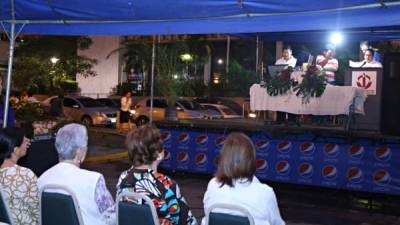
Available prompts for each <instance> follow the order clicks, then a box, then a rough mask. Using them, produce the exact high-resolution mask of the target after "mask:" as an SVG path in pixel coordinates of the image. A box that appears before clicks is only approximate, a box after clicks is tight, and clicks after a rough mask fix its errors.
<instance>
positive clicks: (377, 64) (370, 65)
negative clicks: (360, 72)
mask: <svg viewBox="0 0 400 225" xmlns="http://www.w3.org/2000/svg"><path fill="white" fill-rule="evenodd" d="M349 66H350V67H355V68H382V64H381V63H380V62H377V61H375V60H372V61H371V62H367V61H365V60H363V61H361V62H353V61H350V62H349Z"/></svg>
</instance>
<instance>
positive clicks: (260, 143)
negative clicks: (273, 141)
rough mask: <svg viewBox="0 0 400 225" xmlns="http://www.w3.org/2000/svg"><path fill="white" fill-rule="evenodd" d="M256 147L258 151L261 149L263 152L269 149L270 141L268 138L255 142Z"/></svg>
mask: <svg viewBox="0 0 400 225" xmlns="http://www.w3.org/2000/svg"><path fill="white" fill-rule="evenodd" d="M255 147H256V149H257V151H261V152H264V151H268V149H269V141H267V140H260V141H257V142H256V144H255Z"/></svg>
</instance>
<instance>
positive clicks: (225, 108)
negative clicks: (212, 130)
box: [221, 106, 237, 115]
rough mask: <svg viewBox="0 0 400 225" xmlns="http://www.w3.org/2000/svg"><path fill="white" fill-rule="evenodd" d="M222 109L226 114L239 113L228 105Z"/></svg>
mask: <svg viewBox="0 0 400 225" xmlns="http://www.w3.org/2000/svg"><path fill="white" fill-rule="evenodd" d="M221 110H222V111H223V112H224V113H225V114H226V115H237V113H236V112H235V111H233V110H232V109H231V108H228V107H225V106H223V107H221Z"/></svg>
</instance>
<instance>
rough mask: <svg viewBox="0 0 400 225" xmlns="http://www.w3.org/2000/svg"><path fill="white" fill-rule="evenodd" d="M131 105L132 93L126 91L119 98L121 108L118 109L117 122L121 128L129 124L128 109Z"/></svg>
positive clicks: (129, 115)
mask: <svg viewBox="0 0 400 225" xmlns="http://www.w3.org/2000/svg"><path fill="white" fill-rule="evenodd" d="M131 106H132V94H131V92H130V91H128V92H126V93H125V95H124V96H123V97H122V98H121V108H120V111H119V123H120V126H121V128H125V127H126V124H129V120H130V117H131V114H130V112H129V110H130V109H131ZM128 127H129V126H128ZM128 129H129V128H128Z"/></svg>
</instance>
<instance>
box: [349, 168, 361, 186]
mask: <svg viewBox="0 0 400 225" xmlns="http://www.w3.org/2000/svg"><path fill="white" fill-rule="evenodd" d="M347 179H348V180H349V182H351V183H360V182H361V181H362V180H363V179H364V177H363V172H362V171H361V169H360V168H358V167H352V168H350V169H349V170H347Z"/></svg>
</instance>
